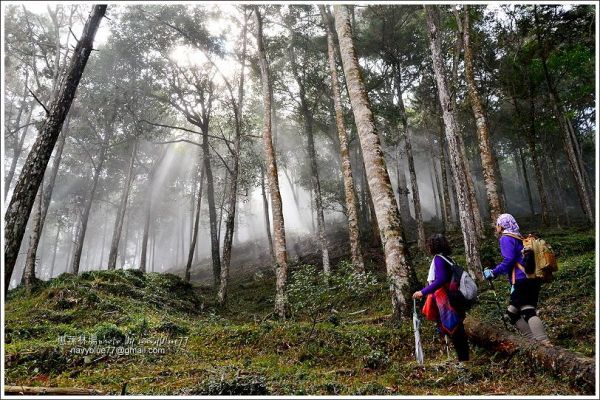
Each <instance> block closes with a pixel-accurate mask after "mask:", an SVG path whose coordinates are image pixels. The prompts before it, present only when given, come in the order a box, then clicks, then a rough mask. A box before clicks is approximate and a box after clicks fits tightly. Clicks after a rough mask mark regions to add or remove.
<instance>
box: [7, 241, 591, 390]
mask: <svg viewBox="0 0 600 400" xmlns="http://www.w3.org/2000/svg"><path fill="white" fill-rule="evenodd" d="M544 237H545V238H547V239H548V241H549V242H550V243H551V244H552V245H553V246H554V247H555V248H557V249H560V254H561V255H560V259H559V262H560V267H561V269H560V271H559V272H558V273H557V274H556V280H555V281H554V282H553V283H551V284H548V285H545V286H544V289H543V292H542V299H541V307H540V313H541V316H542V318H543V319H544V321H545V323H546V324H547V326H548V332H549V335H550V337H551V339H552V340H553V341H554V342H555V343H557V344H559V345H560V346H563V347H566V348H569V349H572V350H574V351H578V352H580V353H582V354H584V355H587V356H594V338H595V336H594V335H595V328H594V321H595V304H594V290H595V281H594V279H595V270H594V257H595V253H594V243H595V242H594V240H595V239H594V232H593V231H577V232H574V231H558V230H556V231H548V232H544ZM486 246H487V247H486V248H489V251H490V252H492V251H493V246H494V242H493V241H490V242H489V243H487V244H486ZM456 258H457V259H460V254H458V255H457V257H456ZM413 262H414V265H415V266H416V267H417V275H418V277H419V278H421V280H424V277H425V275H426V273H427V268H428V266H429V260H428V259H427V257H425V256H422V255H418V254H416V255H414V257H413ZM370 269H371V270H372V271H373V272H374V273H375V275H376V276H377V277H378V283H377V285H375V286H374V287H372V288H371V289H370V290H369V291H368V293H364V294H361V295H360V296H355V295H354V294H353V293H352V292H343V291H341V292H340V293H339V296H341V298H339V299H338V300H339V301H338V302H337V303H336V304H337V305H336V313H335V316H334V317H332V315H331V313H329V314H327V313H326V314H324V315H323V316H322V318H320V319H319V320H318V321H317V322H316V324H315V325H314V327H313V324H312V321H311V320H310V319H309V318H307V317H304V316H302V315H301V314H298V315H297V316H296V318H295V319H293V320H288V321H277V320H273V319H272V316H271V315H270V314H271V311H272V308H273V299H274V276H273V274H272V272H270V271H268V270H267V271H264V272H262V273H259V274H253V275H247V276H241V277H237V278H236V279H234V280H233V282H232V284H231V291H230V294H229V303H228V307H227V308H225V309H221V308H219V307H217V305H216V304H215V302H214V299H215V292H214V291H213V290H212V289H211V288H207V287H198V286H192V285H189V284H186V283H185V282H183V281H182V280H181V279H179V278H178V277H176V276H174V275H159V274H153V273H150V274H146V275H143V274H140V273H138V272H136V271H110V272H109V271H98V272H88V273H85V274H82V275H81V276H80V277H77V278H76V277H73V276H71V275H61V276H60V277H57V278H55V279H53V280H52V281H50V282H45V283H40V284H39V285H38V286H37V287H36V288H35V289H34V290H33V291H32V293H29V294H28V293H26V292H25V290H24V289H23V288H18V289H16V290H13V291H11V292H10V293H9V298H8V300H7V303H6V306H5V307H6V309H5V311H6V313H5V321H6V326H5V332H6V340H5V349H6V350H5V357H6V358H5V366H6V369H5V371H6V374H5V384H18V385H33V386H35V385H39V386H69V387H89V388H96V389H99V390H103V391H105V392H107V393H111V394H118V393H120V392H121V390H122V388H123V386H124V385H125V384H126V385H127V386H126V392H127V394H153V395H167V394H182V395H186V394H190V395H194V394H196V395H200V394H212V395H218V394H281V395H283V394H298V395H300V394H312V395H336V394H344V395H350V394H357V395H358V394H361V395H384V394H398V395H451V394H453V395H458V394H462V395H469V394H471V395H483V394H512V395H555V394H561V395H573V394H589V393H582V392H581V389H579V388H578V387H576V385H574V384H572V383H571V382H569V381H568V380H564V379H562V378H557V377H554V376H552V375H550V374H548V373H546V372H543V371H538V370H532V369H531V368H530V367H528V366H526V365H524V364H523V360H521V359H519V358H517V357H513V358H505V357H503V356H501V355H500V354H495V353H491V352H489V351H487V350H485V349H481V348H472V362H471V365H470V366H469V368H468V370H467V371H466V372H465V371H461V370H459V369H457V368H456V364H455V363H454V362H453V361H450V362H449V361H448V359H447V356H446V350H445V345H444V343H443V342H442V341H441V339H440V338H439V336H438V335H437V334H436V332H435V327H434V326H433V325H432V324H431V323H428V322H425V323H424V324H423V326H422V329H421V338H422V343H423V350H424V353H425V360H426V363H425V365H424V366H418V365H417V364H416V363H415V361H414V356H413V349H414V336H413V331H412V324H410V323H405V324H403V325H398V324H394V323H392V322H391V321H390V320H389V319H386V318H385V316H386V315H388V314H389V313H390V312H391V306H390V296H389V292H388V289H387V285H386V283H385V279H384V272H383V271H382V268H381V267H378V266H376V265H371V266H370ZM293 271H294V268H292V272H293ZM496 292H497V294H498V295H499V296H500V297H501V298H502V299H501V301H502V303H503V308H504V302H505V300H506V297H507V293H508V285H507V284H506V283H504V282H503V280H502V279H499V280H497V283H496ZM574 298H576V299H577V300H578V301H573V299H574ZM480 300H481V301H480V302H479V304H478V305H477V306H476V307H475V308H474V309H473V310H472V314H473V315H475V316H477V318H481V319H486V320H488V321H489V322H490V323H494V324H499V323H500V322H499V313H498V310H497V308H496V305H495V304H494V303H493V297H492V295H491V293H490V292H489V291H487V292H484V293H483V294H482V295H481V299H480ZM65 335H67V336H65ZM82 335H85V337H86V338H88V339H89V338H90V337H92V336H95V337H96V338H97V339H99V340H101V339H102V338H103V339H105V340H109V341H116V342H117V343H118V342H119V341H120V340H124V338H126V337H129V338H131V337H135V338H137V340H157V339H159V338H163V339H162V340H165V341H166V342H165V343H163V344H162V345H160V346H158V347H160V348H163V349H164V350H165V352H164V354H149V353H146V354H129V355H116V354H112V355H99V354H96V355H91V356H90V355H83V354H73V353H71V352H70V349H71V348H73V347H76V345H68V344H61V343H59V338H60V337H61V336H62V337H73V338H79V337H82ZM182 337H187V338H188V339H187V341H186V342H185V343H178V342H177V340H179V338H182ZM169 341H171V342H172V343H169ZM83 347H87V346H83ZM149 347H153V346H152V345H150V346H149ZM451 356H452V358H453V357H454V355H453V354H451ZM517 381H518V382H520V384H519V385H515V384H514V382H517Z"/></svg>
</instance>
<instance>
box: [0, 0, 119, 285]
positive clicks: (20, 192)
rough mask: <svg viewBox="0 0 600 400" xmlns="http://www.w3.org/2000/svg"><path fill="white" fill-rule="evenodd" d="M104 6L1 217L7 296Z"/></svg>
mask: <svg viewBox="0 0 600 400" xmlns="http://www.w3.org/2000/svg"><path fill="white" fill-rule="evenodd" d="M106 7H107V6H106V5H95V6H94V8H93V10H92V13H91V14H90V17H89V18H88V20H87V22H86V23H85V26H84V28H83V33H82V34H81V38H80V39H79V42H77V46H76V47H75V49H74V51H73V57H72V58H71V61H70V64H69V68H68V71H67V74H66V76H65V77H64V79H63V80H62V81H61V88H60V90H59V95H58V96H56V98H55V99H54V100H53V102H52V105H51V106H50V108H49V113H48V115H47V117H46V120H45V121H44V123H43V126H42V129H41V130H40V132H39V134H38V137H37V139H36V141H35V143H34V144H33V146H32V148H31V151H30V152H29V155H28V156H27V159H26V160H25V164H24V165H23V169H22V170H21V175H20V176H19V179H18V181H17V184H16V186H15V189H14V192H13V195H12V198H11V200H10V204H9V205H8V208H7V210H6V215H5V219H4V221H5V230H4V238H5V244H4V278H5V279H4V289H5V294H6V293H7V292H8V287H9V285H10V278H11V275H12V272H13V269H14V267H15V262H16V260H17V256H18V253H19V247H21V241H22V240H23V235H24V234H25V227H26V225H27V220H28V219H29V214H30V213H31V209H32V207H33V202H34V201H35V196H36V194H37V191H38V189H39V187H40V185H41V183H42V180H43V179H44V172H45V171H46V166H47V165H48V161H49V160H50V156H51V155H52V150H53V149H54V145H55V144H56V141H57V139H58V135H59V134H60V130H61V128H62V125H63V122H64V120H65V117H66V116H67V113H68V112H69V108H70V107H71V103H72V101H73V98H74V97H75V92H76V90H77V86H78V85H79V80H80V79H81V75H82V74H83V70H84V68H85V64H86V63H87V60H88V58H89V55H90V53H91V51H92V45H93V41H94V36H95V35H96V30H97V29H98V25H99V24H100V20H101V19H102V17H103V16H104V13H105V12H106Z"/></svg>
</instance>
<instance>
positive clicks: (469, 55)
mask: <svg viewBox="0 0 600 400" xmlns="http://www.w3.org/2000/svg"><path fill="white" fill-rule="evenodd" d="M464 9H465V12H464V28H463V43H464V59H465V78H466V81H467V92H468V94H469V100H470V102H471V110H472V111H473V116H474V117H475V125H476V126H477V135H478V138H479V155H480V156H481V166H482V167H483V180H484V182H485V190H486V194H487V199H488V204H489V207H490V216H491V220H492V221H491V225H492V226H493V225H495V224H496V219H497V218H498V216H499V215H500V214H501V213H502V203H501V201H500V195H499V190H498V184H497V182H496V174H495V172H494V154H493V151H492V145H491V143H490V132H489V129H488V124H487V121H486V118H485V112H484V110H483V104H482V103H481V97H480V96H479V92H478V91H477V86H476V84H475V72H474V67H473V51H472V48H471V34H470V29H471V28H470V26H469V8H468V6H467V5H465V6H464Z"/></svg>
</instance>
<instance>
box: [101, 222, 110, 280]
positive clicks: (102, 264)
mask: <svg viewBox="0 0 600 400" xmlns="http://www.w3.org/2000/svg"><path fill="white" fill-rule="evenodd" d="M107 231H108V223H105V224H103V226H102V246H101V247H100V269H102V268H103V266H104V248H105V247H106V235H107V234H108V233H107Z"/></svg>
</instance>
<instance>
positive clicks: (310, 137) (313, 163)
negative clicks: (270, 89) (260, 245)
mask: <svg viewBox="0 0 600 400" xmlns="http://www.w3.org/2000/svg"><path fill="white" fill-rule="evenodd" d="M288 49H289V59H290V64H291V67H292V73H293V75H294V78H295V79H296V83H297V84H298V89H299V98H300V109H301V111H302V119H303V122H304V134H305V135H306V142H307V145H306V150H307V153H308V160H309V165H310V178H311V187H312V197H311V199H312V200H313V201H311V206H313V204H314V209H313V213H312V216H313V218H314V217H315V216H316V220H317V232H316V233H317V241H318V242H319V245H320V247H321V256H322V258H321V259H322V263H323V272H324V273H325V275H329V274H330V273H331V271H330V266H329V249H328V246H327V237H326V235H325V216H324V213H323V199H322V197H321V180H320V179H319V166H318V165H317V156H316V154H315V139H314V132H313V122H314V121H313V115H312V112H311V110H310V107H309V104H308V99H307V96H306V91H305V86H304V85H305V82H304V81H303V80H302V79H301V77H300V74H299V73H298V67H297V65H296V57H295V54H294V51H293V47H292V46H290V47H289V48H288ZM315 214H316V215H315ZM313 224H314V223H313ZM313 227H314V225H313ZM313 232H314V228H313Z"/></svg>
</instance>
